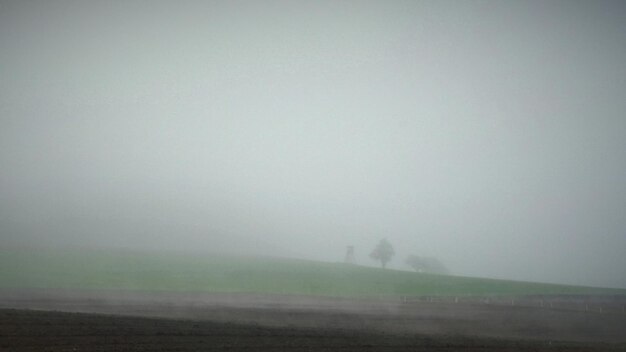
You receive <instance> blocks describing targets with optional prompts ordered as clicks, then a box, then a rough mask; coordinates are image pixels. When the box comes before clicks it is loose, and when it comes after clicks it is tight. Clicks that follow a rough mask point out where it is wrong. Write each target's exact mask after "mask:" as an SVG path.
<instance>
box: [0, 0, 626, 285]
mask: <svg viewBox="0 0 626 352" xmlns="http://www.w3.org/2000/svg"><path fill="white" fill-rule="evenodd" d="M0 77H1V79H0V246H1V247H4V248H8V247H10V246H15V245H24V244H27V245H30V244H36V245H44V246H45V245H53V246H61V247H63V246H78V247H81V246H87V247H89V246H107V247H122V248H133V249H150V250H154V249H176V250H183V251H187V250H194V251H220V252H221V251H227V252H242V253H252V254H264V255H275V256H288V257H297V258H305V259H315V260H324V261H341V260H343V257H344V253H345V249H346V246H347V245H354V246H355V247H356V252H355V256H356V261H357V263H359V264H364V265H376V263H375V262H374V261H372V260H371V259H370V258H368V254H369V253H370V251H371V250H372V249H373V247H374V246H375V245H376V243H377V242H378V241H379V240H380V239H381V238H387V239H388V240H389V242H390V243H391V244H392V245H393V246H394V247H395V250H396V256H395V257H394V258H393V260H392V261H391V262H390V264H389V266H390V267H392V268H403V269H408V267H407V266H406V265H404V263H403V261H404V259H405V258H406V257H407V256H408V255H409V254H417V255H421V256H429V257H436V258H438V259H439V260H441V261H442V262H443V263H445V264H446V266H447V267H448V268H449V269H450V271H451V272H453V273H454V274H459V275H468V276H483V277H497V278H508V279H517V280H531V281H546V282H556V283H566V284H576V285H597V286H612V287H622V288H626V256H625V255H624V251H625V249H626V216H625V215H626V162H625V160H626V153H625V151H626V138H625V137H626V96H625V95H626V94H625V92H626V6H625V4H624V3H622V2H617V1H616V2H610V1H589V2H576V1H550V2H544V1H528V2H496V1H493V2H492V1H467V2H445V1H419V2H418V1H389V2H387V1H377V2H376V1H371V2H370V1H342V2H336V1H315V2H311V1H263V2H257V1H248V2H246V1H242V2H237V1H224V2H210V1H186V2H185V1H176V2H174V1H129V2H121V1H119V2H117V1H100V2H91V1H0Z"/></svg>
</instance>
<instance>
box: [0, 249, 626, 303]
mask: <svg viewBox="0 0 626 352" xmlns="http://www.w3.org/2000/svg"><path fill="white" fill-rule="evenodd" d="M0 288H86V289H130V290H172V291H205V292H258V293H287V294H312V295H328V296H374V295H390V296H392V295H498V294H503V295H522V294H626V290H621V289H609V288H594V287H581V286H566V285H554V284H544V283H532V282H519V281H508V280H493V279H480V278H468V277H457V276H443V275H432V274H420V273H412V272H406V271H396V270H382V269H377V268H369V267H360V266H352V265H346V264H340V263H322V262H314V261H306V260H295V259H276V258H252V257H237V256H224V255H205V256H200V255H184V254H175V253H147V252H129V251H111V250H107V251H96V250H33V249H20V250H0Z"/></svg>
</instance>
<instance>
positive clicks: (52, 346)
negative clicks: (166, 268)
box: [0, 309, 625, 351]
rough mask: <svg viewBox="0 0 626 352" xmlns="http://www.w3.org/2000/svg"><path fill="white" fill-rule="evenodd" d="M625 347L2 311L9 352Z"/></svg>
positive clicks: (0, 326)
mask: <svg viewBox="0 0 626 352" xmlns="http://www.w3.org/2000/svg"><path fill="white" fill-rule="evenodd" d="M624 347H625V346H619V345H615V344H602V343H595V344H588V343H564V342H552V343H547V342H539V341H521V340H503V339H488V338H477V337H468V336H465V337H460V336H445V335H438V336H420V335H414V334H413V335H406V334H385V333H381V332H371V331H369V332H368V331H359V330H344V329H334V328H315V329H313V328H308V329H306V328H289V327H284V328H278V327H263V326H258V325H242V324H233V323H216V322H207V321H190V320H176V319H164V318H160V319H157V318H138V317H122V316H111V315H100V314H86V313H62V312H44V311H30V310H11V309H2V310H0V350H2V351H217V350H219V351H466V350H471V351H623V350H624Z"/></svg>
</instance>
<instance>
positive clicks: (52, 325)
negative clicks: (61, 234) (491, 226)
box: [0, 290, 626, 351]
mask: <svg viewBox="0 0 626 352" xmlns="http://www.w3.org/2000/svg"><path fill="white" fill-rule="evenodd" d="M214 350H219V351H244V350H245V351H290V350H298V351H466V350H470V351H626V314H623V313H622V312H621V311H619V310H618V311H611V312H607V311H606V310H603V311H602V312H600V311H572V310H559V309H539V308H533V307H519V306H502V305H501V306H497V305H478V304H460V303H459V304H455V303H449V302H439V303H433V302H411V303H407V302H397V301H385V300H353V299H336V298H332V299H331V298H319V297H303V296H276V295H272V296H259V295H241V294H240V295H227V294H223V295H219V294H210V295H207V294H181V293H163V292H162V293H138V292H120V291H117V292H116V291H97V292H95V291H50V290H46V291H6V290H5V291H0V351H214Z"/></svg>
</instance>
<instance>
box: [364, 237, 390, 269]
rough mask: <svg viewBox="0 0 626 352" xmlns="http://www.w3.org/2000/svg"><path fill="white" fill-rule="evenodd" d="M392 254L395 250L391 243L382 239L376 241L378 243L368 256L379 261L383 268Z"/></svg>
mask: <svg viewBox="0 0 626 352" xmlns="http://www.w3.org/2000/svg"><path fill="white" fill-rule="evenodd" d="M394 254H395V251H394V250H393V247H392V246H391V243H389V241H387V240H386V239H382V240H380V242H378V245H377V246H376V248H374V250H373V251H372V253H370V258H372V259H374V260H378V261H380V264H381V265H382V267H383V269H384V268H386V267H387V262H389V261H390V260H391V257H393V255H394Z"/></svg>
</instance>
